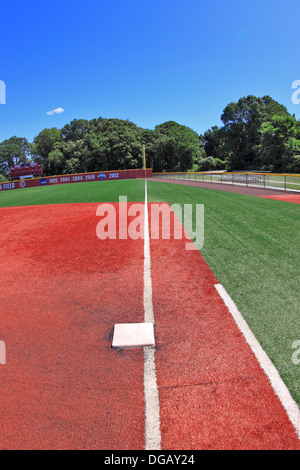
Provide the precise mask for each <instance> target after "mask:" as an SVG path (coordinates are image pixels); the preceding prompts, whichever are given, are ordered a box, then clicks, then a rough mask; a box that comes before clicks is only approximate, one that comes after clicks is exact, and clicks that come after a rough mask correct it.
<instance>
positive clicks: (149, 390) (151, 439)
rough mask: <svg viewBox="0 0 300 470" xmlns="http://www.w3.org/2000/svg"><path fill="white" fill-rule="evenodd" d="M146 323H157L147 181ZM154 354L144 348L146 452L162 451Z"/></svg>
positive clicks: (145, 235)
mask: <svg viewBox="0 0 300 470" xmlns="http://www.w3.org/2000/svg"><path fill="white" fill-rule="evenodd" d="M144 321H145V323H153V324H154V323H155V320H154V314H153V303H152V280H151V258H150V239H149V222H148V197H147V181H145V212H144ZM154 354H155V348H154V347H145V348H144V394H145V450H160V449H161V433H160V411H159V397H158V388H157V382H156V370H155V358H154Z"/></svg>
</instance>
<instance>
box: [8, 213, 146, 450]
mask: <svg viewBox="0 0 300 470" xmlns="http://www.w3.org/2000/svg"><path fill="white" fill-rule="evenodd" d="M97 206H98V204H67V205H52V206H51V205H49V206H40V207H38V206H31V207H19V208H7V209H6V208H5V209H0V217H1V228H0V246H1V253H2V257H1V281H0V296H1V316H0V339H1V340H2V341H4V342H5V344H6V349H7V364H6V365H1V366H0V396H1V411H0V430H1V432H0V449H130V450H133V449H142V448H143V446H144V396H143V360H144V359H143V351H142V350H131V351H127V352H123V351H117V350H112V349H111V335H112V330H113V325H114V324H115V323H119V322H124V323H126V322H131V321H132V322H142V321H143V318H144V317H143V315H144V313H143V240H138V241H132V240H122V241H118V242H117V243H116V242H115V241H114V240H107V241H100V240H99V239H98V238H97V237H96V225H97V222H98V221H99V218H97V217H96V208H97Z"/></svg>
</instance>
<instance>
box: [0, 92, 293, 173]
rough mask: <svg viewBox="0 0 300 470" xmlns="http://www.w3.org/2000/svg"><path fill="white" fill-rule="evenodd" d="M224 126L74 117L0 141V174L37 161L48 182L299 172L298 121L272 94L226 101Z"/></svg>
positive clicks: (222, 117)
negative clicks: (112, 174) (79, 177)
mask: <svg viewBox="0 0 300 470" xmlns="http://www.w3.org/2000/svg"><path fill="white" fill-rule="evenodd" d="M221 122H222V123H223V126H221V127H218V126H213V127H212V128H211V129H208V130H207V131H206V132H204V134H202V135H198V134H197V133H196V132H195V131H193V130H192V129H191V128H189V127H187V126H184V125H181V124H178V123H177V122H175V121H168V122H165V123H162V124H159V125H157V126H156V127H155V128H154V129H153V130H152V129H143V128H141V127H138V126H137V125H136V124H134V123H133V122H131V121H129V120H122V119H106V118H102V117H99V118H97V119H92V120H85V119H74V120H73V121H71V122H70V123H68V124H66V125H65V126H64V127H63V128H62V129H57V128H56V127H53V128H50V129H43V130H42V131H41V132H40V133H39V134H38V135H37V136H36V137H35V138H34V139H33V142H32V143H30V142H28V141H27V139H26V138H24V137H16V136H14V137H11V138H9V139H6V140H4V141H3V142H1V143H0V175H2V176H1V179H2V180H3V179H4V180H5V179H8V178H9V176H10V173H9V169H10V168H11V167H12V166H13V165H14V164H18V163H28V162H30V161H34V162H38V163H40V164H42V165H43V169H44V174H45V175H46V176H50V175H57V174H70V173H79V172H92V171H101V170H103V171H105V170H125V169H130V168H141V166H142V146H143V145H145V147H146V157H147V166H148V167H151V168H152V169H153V171H154V172H161V171H188V170H194V171H195V170H198V171H211V170H220V169H227V170H258V169H259V170H264V171H274V172H283V171H285V172H299V171H300V122H299V121H297V120H296V118H295V116H292V115H290V114H289V113H288V111H287V109H286V108H285V107H284V106H283V105H281V104H279V103H278V102H277V101H275V100H274V99H272V98H271V97H270V96H264V97H262V98H258V97H255V96H252V95H249V96H247V97H243V98H241V99H239V100H238V102H236V103H235V102H232V103H229V104H228V105H227V106H226V107H225V109H224V110H223V113H222V115H221Z"/></svg>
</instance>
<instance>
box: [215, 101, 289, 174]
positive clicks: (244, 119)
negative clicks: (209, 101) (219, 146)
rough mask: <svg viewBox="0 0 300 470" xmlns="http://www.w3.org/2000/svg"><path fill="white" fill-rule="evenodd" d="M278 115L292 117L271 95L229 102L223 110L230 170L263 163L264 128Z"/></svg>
mask: <svg viewBox="0 0 300 470" xmlns="http://www.w3.org/2000/svg"><path fill="white" fill-rule="evenodd" d="M274 115H278V116H283V117H284V116H290V114H289V113H288V111H287V109H286V108H285V107H284V106H283V105H281V104H279V103H278V102H277V101H275V100H273V99H272V98H271V97H270V96H264V97H263V98H257V97H255V96H252V95H249V96H247V97H245V98H241V99H240V100H239V101H238V102H237V103H229V104H228V105H227V106H226V108H225V109H224V111H223V114H222V116H221V120H222V122H223V124H224V129H223V130H224V147H223V149H224V156H225V158H226V160H227V162H228V164H229V167H230V169H234V170H244V169H251V168H252V167H256V166H258V165H259V163H260V160H261V159H260V154H259V151H260V148H259V145H260V140H261V135H260V128H261V126H262V124H263V123H264V122H266V121H270V120H271V119H272V117H273V116H274Z"/></svg>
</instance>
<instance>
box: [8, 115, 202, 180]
mask: <svg viewBox="0 0 300 470" xmlns="http://www.w3.org/2000/svg"><path fill="white" fill-rule="evenodd" d="M143 144H144V145H145V146H146V154H147V166H148V167H152V168H153V170H154V171H177V170H178V171H187V170H189V169H191V168H193V167H194V166H195V165H196V167H197V166H198V164H199V162H200V160H201V158H202V156H203V155H204V149H203V148H202V145H201V142H200V141H199V136H198V135H197V133H196V132H194V131H193V130H192V129H190V128H188V127H186V126H182V125H180V124H177V123H176V122H172V121H170V122H166V123H164V124H161V125H159V126H156V127H155V129H154V130H149V129H143V128H140V127H138V126H136V125H135V124H134V123H133V122H131V121H129V120H126V121H124V120H120V119H104V118H99V119H93V120H91V121H87V120H84V119H78V120H76V119H75V120H74V121H72V122H71V123H70V124H67V125H65V126H64V127H63V128H62V129H57V128H56V127H54V128H51V129H44V130H43V131H41V132H40V133H39V134H38V135H37V136H36V137H35V138H34V140H33V142H32V143H29V142H27V140H26V139H24V138H22V139H21V138H18V137H12V138H10V139H8V140H5V141H4V142H2V143H1V144H0V173H1V174H2V175H3V177H5V178H8V176H9V168H10V167H12V166H13V164H14V163H26V162H28V161H30V160H32V161H35V162H38V163H40V164H42V165H43V169H44V174H45V175H54V174H56V175H57V174H70V173H79V172H89V171H98V170H103V171H105V170H124V169H130V168H141V167H142V145H143Z"/></svg>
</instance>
